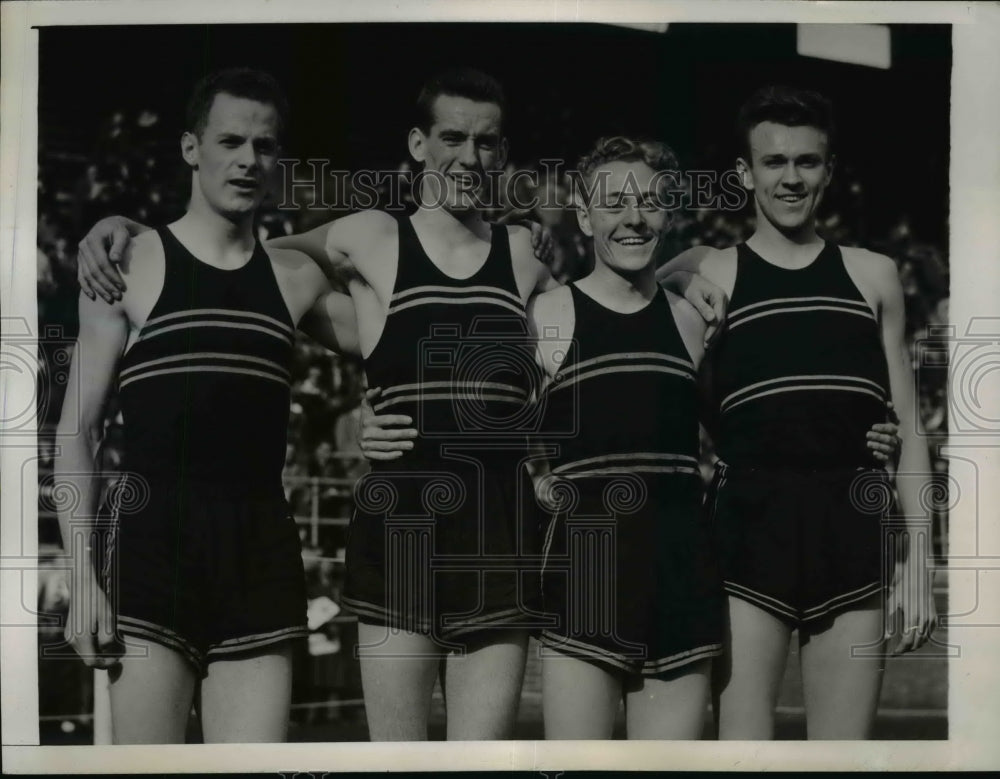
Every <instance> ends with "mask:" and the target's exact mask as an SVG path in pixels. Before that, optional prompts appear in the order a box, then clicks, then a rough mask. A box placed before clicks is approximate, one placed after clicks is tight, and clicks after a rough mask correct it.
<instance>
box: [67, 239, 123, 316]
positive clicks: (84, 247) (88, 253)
mask: <svg viewBox="0 0 1000 779" xmlns="http://www.w3.org/2000/svg"><path fill="white" fill-rule="evenodd" d="M77 262H78V263H79V266H80V267H79V272H80V274H82V275H83V276H85V277H86V279H87V280H88V281H89V282H90V287H91V288H92V289H93V290H94V291H95V292H96V293H97V294H98V295H100V296H101V298H102V299H103V300H104V301H105V302H106V303H111V302H113V301H115V300H120V299H121V289H120V288H119V283H118V282H116V281H115V277H116V276H117V275H118V274H117V271H112V269H111V265H110V264H108V262H107V258H106V256H105V255H104V249H103V248H102V247H94V246H92V245H90V243H89V239H87V238H84V239H83V241H81V242H80V251H79V253H78V254H77Z"/></svg>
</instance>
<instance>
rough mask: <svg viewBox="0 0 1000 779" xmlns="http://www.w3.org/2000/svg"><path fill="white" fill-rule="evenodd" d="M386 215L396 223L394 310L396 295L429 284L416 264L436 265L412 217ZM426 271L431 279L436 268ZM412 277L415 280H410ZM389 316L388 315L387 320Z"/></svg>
mask: <svg viewBox="0 0 1000 779" xmlns="http://www.w3.org/2000/svg"><path fill="white" fill-rule="evenodd" d="M386 213H387V214H389V216H391V217H392V218H393V219H394V220H395V221H396V277H395V278H394V279H393V280H392V291H391V292H390V293H389V308H392V298H393V297H394V296H395V295H396V293H398V292H401V291H403V290H407V289H411V288H412V287H416V286H420V284H421V283H423V284H426V283H427V282H426V281H423V282H421V280H420V270H419V268H417V267H415V264H416V263H417V262H422V263H426V264H428V265H432V266H433V265H434V263H433V262H431V258H430V257H428V256H427V252H425V251H424V247H423V245H422V244H421V243H420V239H419V238H418V237H417V231H416V230H415V229H414V227H413V222H411V221H410V215H409V214H408V213H406V212H405V211H404V212H402V213H396V212H390V211H387V212H386ZM409 255H412V256H409ZM404 257H408V260H409V261H407V262H404V260H403V258H404ZM425 270H426V271H427V278H431V275H430V273H431V271H433V270H434V268H427V269H425ZM410 276H413V277H414V278H410ZM388 316H389V315H388V314H386V317H387V318H388ZM373 352H374V350H373Z"/></svg>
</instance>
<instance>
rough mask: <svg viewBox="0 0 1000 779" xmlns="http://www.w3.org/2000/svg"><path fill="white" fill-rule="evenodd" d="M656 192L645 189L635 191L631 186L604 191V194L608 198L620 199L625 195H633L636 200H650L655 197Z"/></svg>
mask: <svg viewBox="0 0 1000 779" xmlns="http://www.w3.org/2000/svg"><path fill="white" fill-rule="evenodd" d="M656 194H657V193H656V192H654V191H652V190H649V189H646V190H642V191H640V192H636V191H635V190H634V189H632V188H628V189H614V190H611V191H610V192H605V193H604V195H605V197H607V199H608V200H621V199H622V198H623V197H625V196H630V197H635V198H636V199H638V200H652V199H653V198H655V197H656Z"/></svg>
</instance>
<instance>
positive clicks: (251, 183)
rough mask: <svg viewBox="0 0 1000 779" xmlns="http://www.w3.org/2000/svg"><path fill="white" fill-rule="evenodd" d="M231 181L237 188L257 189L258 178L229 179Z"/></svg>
mask: <svg viewBox="0 0 1000 779" xmlns="http://www.w3.org/2000/svg"><path fill="white" fill-rule="evenodd" d="M229 183H230V184H232V185H233V186H234V187H236V188H237V189H257V179H244V178H239V179H229Z"/></svg>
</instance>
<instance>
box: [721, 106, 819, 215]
mask: <svg viewBox="0 0 1000 779" xmlns="http://www.w3.org/2000/svg"><path fill="white" fill-rule="evenodd" d="M750 157H751V159H750V160H749V161H747V160H745V159H742V158H740V159H739V160H738V161H737V167H738V169H739V171H740V175H741V176H742V177H743V184H744V186H745V187H746V188H747V189H749V190H751V191H752V192H753V194H754V200H755V202H756V208H757V214H758V218H759V217H763V218H765V219H767V220H768V221H769V222H770V223H771V224H773V225H774V226H775V227H776V228H778V230H780V231H782V232H785V233H788V232H795V231H797V230H799V229H801V228H803V227H807V226H811V225H812V222H813V220H814V219H815V217H816V210H817V209H818V208H819V204H820V202H821V201H822V199H823V192H824V191H825V190H826V187H827V185H829V183H830V177H831V175H832V173H833V158H832V157H831V156H830V154H829V147H828V138H827V135H826V133H824V132H823V131H822V130H820V129H818V128H816V127H809V126H806V125H802V126H797V127H790V126H788V125H784V124H776V123H775V122H761V123H760V124H758V125H756V126H755V127H754V128H753V129H752V130H751V131H750Z"/></svg>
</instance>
